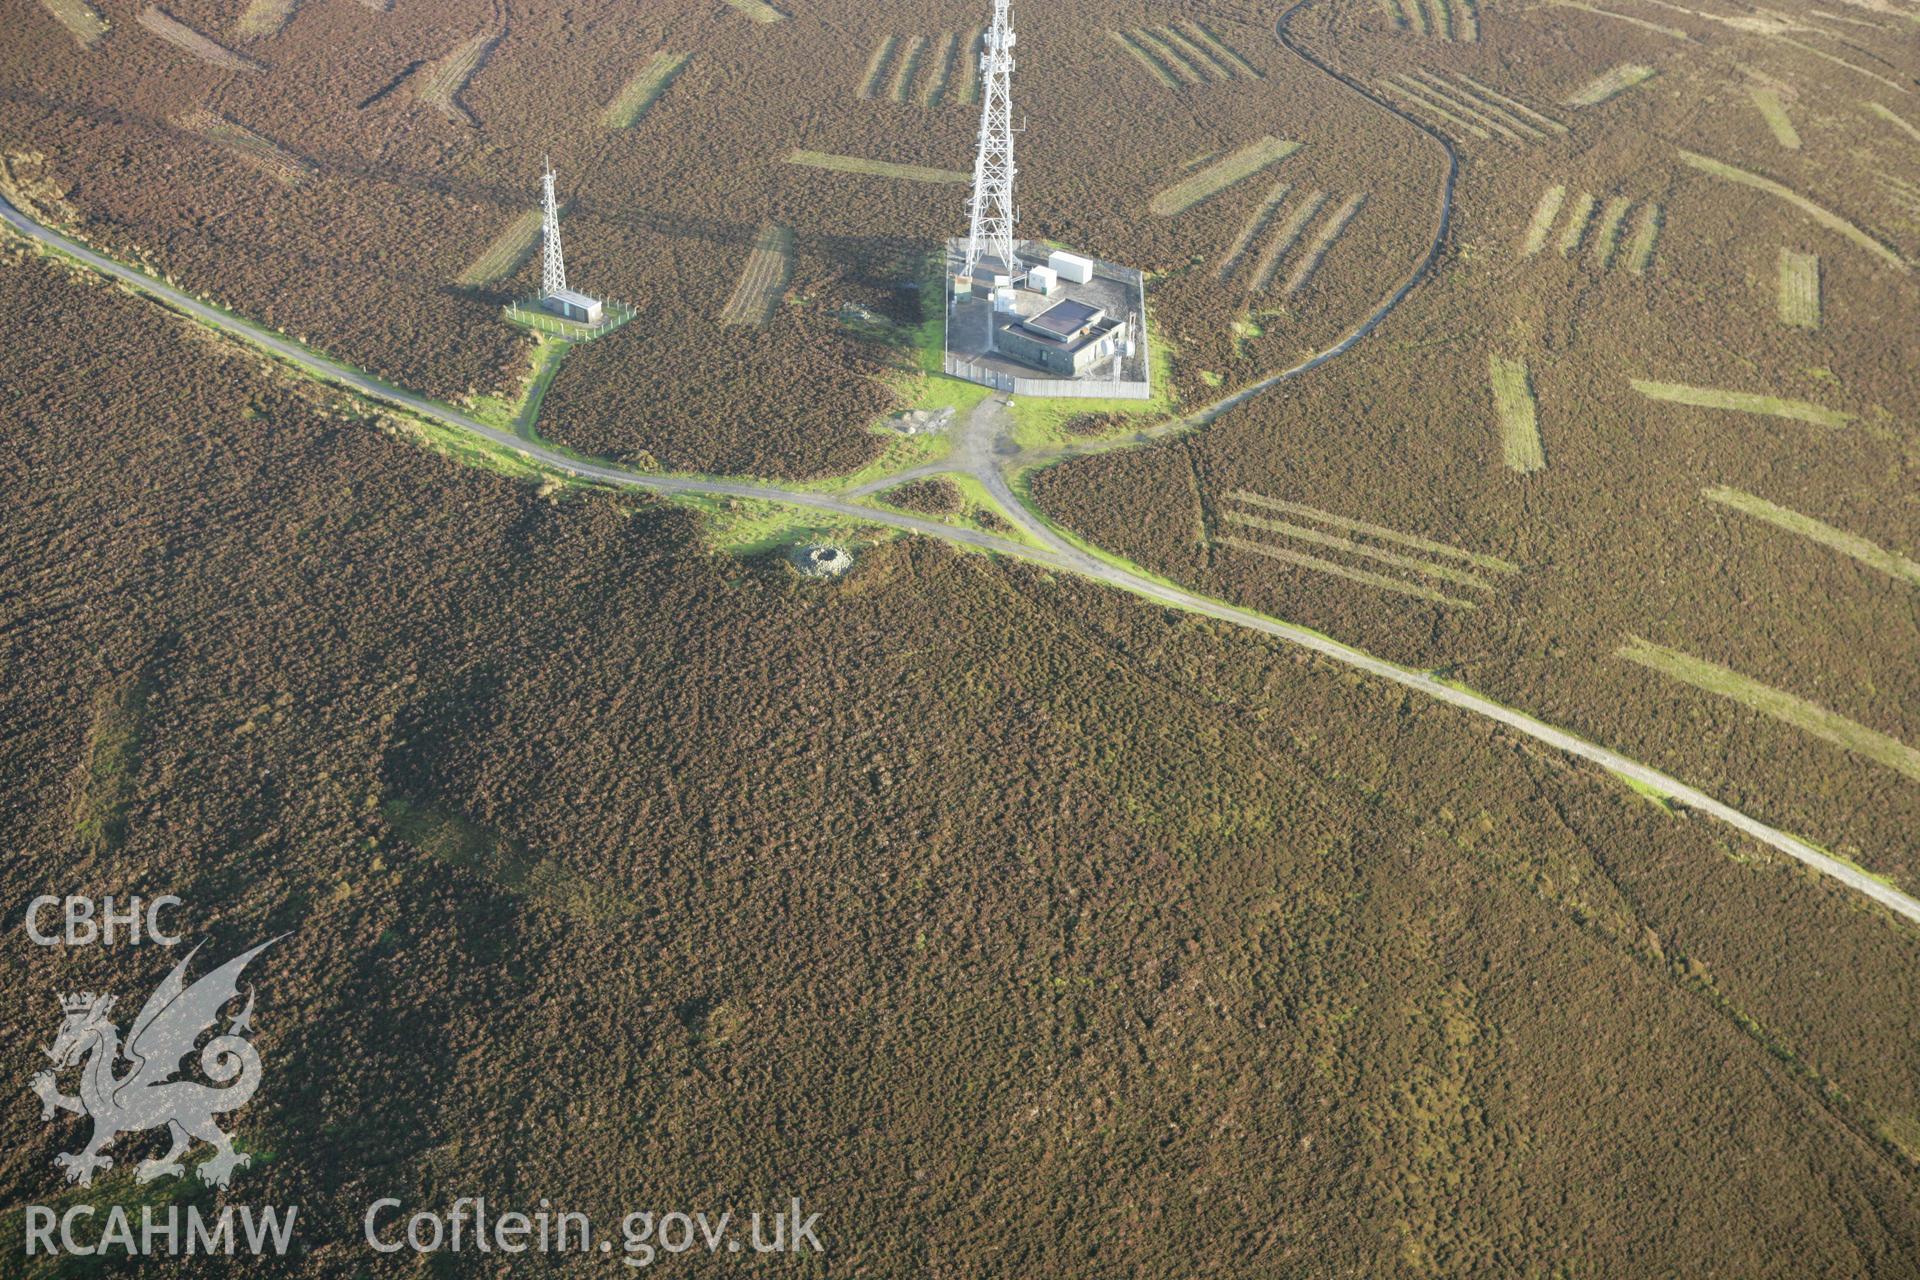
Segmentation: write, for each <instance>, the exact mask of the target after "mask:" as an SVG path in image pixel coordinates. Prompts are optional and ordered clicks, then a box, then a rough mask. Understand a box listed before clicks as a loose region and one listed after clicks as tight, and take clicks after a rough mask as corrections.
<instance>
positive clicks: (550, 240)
mask: <svg viewBox="0 0 1920 1280" xmlns="http://www.w3.org/2000/svg"><path fill="white" fill-rule="evenodd" d="M546 186H547V211H546V217H545V218H544V219H543V220H542V221H541V223H540V240H541V246H542V249H543V250H544V253H543V257H542V260H541V263H540V296H541V297H543V298H551V297H552V296H553V295H554V294H556V293H564V292H565V291H566V288H567V264H566V260H565V259H563V258H562V257H561V256H560V205H559V203H558V202H557V201H556V200H554V198H553V165H552V164H551V163H549V164H548V165H547V172H546Z"/></svg>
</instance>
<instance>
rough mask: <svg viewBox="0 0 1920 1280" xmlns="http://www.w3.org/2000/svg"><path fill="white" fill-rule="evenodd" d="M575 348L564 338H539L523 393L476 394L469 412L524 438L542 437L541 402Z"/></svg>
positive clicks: (534, 348)
mask: <svg viewBox="0 0 1920 1280" xmlns="http://www.w3.org/2000/svg"><path fill="white" fill-rule="evenodd" d="M572 349H573V344H572V343H570V342H568V341H566V340H565V339H564V338H550V337H546V336H544V335H542V336H539V337H537V338H535V340H534V347H533V355H532V359H531V364H530V366H529V368H528V370H527V376H526V377H525V378H524V379H522V380H521V383H520V394H519V395H517V396H514V397H512V398H511V399H509V398H508V397H506V396H475V397H474V398H473V400H472V402H471V403H469V404H468V406H467V412H468V414H469V415H471V416H472V417H474V418H477V419H479V420H480V421H481V422H484V423H486V424H487V425H488V426H490V427H498V428H499V429H500V430H502V431H511V432H513V433H514V434H515V435H517V436H519V437H521V438H522V439H525V440H538V439H539V438H540V437H539V435H538V434H537V433H536V432H535V430H534V428H535V426H536V425H537V424H538V423H539V421H540V404H541V402H542V401H543V400H545V399H546V397H547V388H548V387H550V386H552V385H553V378H554V375H555V374H557V373H559V372H560V362H561V361H563V360H565V359H566V358H567V352H569V351H571V350H572Z"/></svg>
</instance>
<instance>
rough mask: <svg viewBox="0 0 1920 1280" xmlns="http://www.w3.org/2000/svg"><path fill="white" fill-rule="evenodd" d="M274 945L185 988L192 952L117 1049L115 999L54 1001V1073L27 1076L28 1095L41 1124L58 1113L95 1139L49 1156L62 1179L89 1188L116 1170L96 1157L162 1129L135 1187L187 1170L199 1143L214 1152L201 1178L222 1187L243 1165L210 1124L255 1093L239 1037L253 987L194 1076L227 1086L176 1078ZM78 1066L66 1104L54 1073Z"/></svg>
mask: <svg viewBox="0 0 1920 1280" xmlns="http://www.w3.org/2000/svg"><path fill="white" fill-rule="evenodd" d="M277 941H279V939H277V938H276V939H274V940H273V941H272V942H263V943H261V944H260V945H259V946H257V947H255V948H254V949H253V950H251V951H249V952H247V953H246V954H245V955H240V956H235V957H234V958H233V959H231V960H229V961H227V962H226V963H225V964H223V965H221V966H220V967H219V968H218V969H215V970H214V971H213V972H212V973H209V974H207V975H206V976H205V977H203V978H201V979H199V980H198V981H197V982H195V983H194V984H193V985H191V986H188V985H187V966H188V965H189V964H190V963H192V961H193V957H194V955H195V954H196V953H197V952H198V951H199V950H200V949H199V948H198V947H195V948H194V949H193V951H190V952H188V953H187V957H186V959H184V960H182V961H181V962H180V963H179V964H177V965H175V966H174V967H173V972H172V973H169V974H168V975H167V976H166V977H165V978H164V979H162V980H161V983H160V986H159V987H158V988H157V989H156V990H155V991H154V993H153V994H152V995H151V996H149V997H148V998H147V1003H146V1005H145V1007H143V1008H142V1009H141V1010H140V1016H139V1017H137V1018H135V1019H134V1020H133V1029H132V1031H131V1032H130V1033H129V1034H128V1036H127V1042H126V1045H125V1046H124V1048H123V1047H122V1045H121V1043H120V1031H119V1028H118V1027H116V1026H115V1025H114V1024H113V1021H112V1018H111V1016H110V1015H111V1014H112V1012H113V1001H114V998H113V997H112V996H110V995H109V996H94V995H70V996H66V997H64V998H63V999H62V1000H61V1002H60V1004H61V1009H62V1011H63V1012H64V1013H65V1015H66V1017H65V1020H64V1021H63V1022H62V1023H61V1024H60V1034H59V1035H58V1036H57V1037H55V1038H54V1042H53V1044H51V1045H50V1046H47V1048H46V1050H45V1052H46V1055H47V1057H49V1058H50V1059H52V1060H53V1066H54V1069H53V1071H42V1072H40V1073H39V1074H38V1075H36V1076H34V1078H33V1091H34V1092H35V1093H37V1094H39V1095H40V1104H41V1105H40V1118H41V1119H42V1120H51V1119H52V1118H53V1115H54V1110H55V1108H59V1109H60V1110H62V1111H71V1112H73V1113H74V1114H76V1115H83V1116H86V1117H88V1118H90V1119H91V1120H92V1121H93V1137H92V1138H90V1139H89V1140H88V1142H87V1145H86V1147H85V1148H84V1149H82V1150H80V1151H78V1152H74V1153H71V1154H63V1155H59V1156H56V1157H55V1158H54V1164H56V1165H58V1166H59V1167H60V1168H61V1169H64V1170H65V1171H66V1175H67V1181H69V1182H77V1183H79V1184H80V1185H81V1186H83V1187H85V1186H90V1185H92V1183H93V1175H94V1173H95V1171H96V1170H101V1169H108V1168H111V1167H112V1166H113V1158H112V1157H111V1156H107V1155H102V1154H101V1152H102V1151H103V1150H104V1149H105V1147H106V1146H107V1144H109V1143H110V1142H112V1141H113V1140H114V1138H116V1137H117V1136H119V1135H120V1134H123V1133H136V1132H139V1131H140V1130H143V1129H157V1128H159V1127H160V1126H162V1125H165V1126H166V1129H167V1134H168V1136H169V1138H170V1139H171V1141H172V1145H171V1146H170V1147H168V1148H167V1152H166V1154H165V1155H163V1156H161V1157H160V1158H159V1159H157V1160H143V1161H142V1162H141V1163H140V1168H139V1169H138V1171H137V1172H136V1173H135V1175H134V1176H135V1178H136V1179H137V1180H138V1181H140V1182H151V1181H153V1180H154V1179H155V1178H159V1177H176V1178H177V1177H180V1176H181V1175H182V1174H184V1173H185V1172H186V1167H185V1166H184V1165H182V1164H181V1163H180V1157H181V1156H183V1155H185V1154H186V1152H187V1149H188V1148H189V1147H191V1146H192V1145H193V1140H194V1139H196V1138H198V1139H199V1140H200V1141H202V1142H205V1143H209V1144H211V1145H212V1146H213V1148H214V1154H213V1156H212V1157H211V1158H210V1159H208V1160H207V1161H206V1163H204V1164H202V1165H201V1166H200V1177H201V1180H202V1181H204V1182H207V1183H210V1184H212V1185H214V1186H220V1187H224V1186H226V1185H227V1183H228V1182H229V1181H230V1180H231V1179H232V1177H233V1173H234V1170H236V1169H241V1168H245V1167H246V1165H247V1163H248V1157H247V1156H246V1155H245V1154H243V1153H241V1152H238V1151H235V1150H234V1149H233V1137H232V1135H230V1134H226V1133H222V1132H221V1131H220V1128H219V1126H218V1125H216V1124H214V1122H213V1117H214V1116H216V1115H224V1114H226V1113H228V1112H232V1111H237V1110H239V1109H240V1108H241V1107H243V1106H245V1105H246V1104H247V1100H248V1099H250V1098H252V1097H253V1094H254V1090H256V1089H258V1088H259V1087H260V1055H259V1053H257V1052H256V1051H255V1050H254V1047H253V1045H252V1044H251V1043H249V1042H248V1040H247V1038H246V1037H247V1036H248V1035H249V1034H250V1033H251V1031H252V1030H253V1026H252V1022H253V993H252V991H251V990H249V991H248V993H247V1003H246V1007H245V1008H243V1009H242V1010H240V1012H239V1013H237V1014H234V1015H233V1016H232V1018H231V1020H230V1021H229V1022H228V1023H227V1029H226V1032H225V1033H224V1034H222V1035H217V1036H215V1037H214V1038H213V1039H211V1040H209V1041H207V1043H206V1044H205V1045H204V1046H202V1047H201V1049H200V1070H201V1071H202V1072H204V1073H205V1075H206V1077H207V1078H208V1079H209V1080H212V1081H213V1082H214V1084H216V1085H223V1086H225V1087H224V1088H214V1087H212V1086H209V1085H204V1084H201V1083H199V1082H198V1081H195V1080H180V1079H176V1078H175V1077H176V1076H178V1075H179V1073H180V1071H181V1066H182V1059H184V1058H185V1057H186V1056H187V1055H188V1054H190V1053H192V1052H193V1049H194V1044H195V1043H196V1042H197V1041H198V1040H199V1039H200V1037H201V1036H202V1035H203V1034H204V1033H205V1032H206V1031H207V1030H209V1029H210V1028H211V1027H212V1026H213V1025H214V1024H215V1023H216V1022H218V1021H219V1018H220V1011H221V1009H223V1008H224V1007H225V1006H226V1005H227V1003H228V1002H229V1001H231V1000H234V999H236V998H238V996H239V994H240V986H239V983H240V973H241V971H242V970H243V969H245V968H246V967H247V963H248V961H250V960H252V959H253V958H254V957H255V956H257V955H259V954H260V953H261V952H262V951H265V950H266V949H267V948H268V947H270V946H272V945H273V943H274V942H277ZM123 1057H124V1058H125V1059H126V1061H127V1062H128V1063H129V1064H130V1065H129V1066H128V1067H127V1068H126V1070H125V1071H124V1072H122V1071H120V1070H119V1064H120V1060H121V1058H123ZM76 1065H78V1066H80V1094H79V1096H78V1097H68V1096H67V1095H65V1094H63V1093H61V1092H60V1090H59V1086H58V1085H57V1083H56V1082H55V1072H57V1071H63V1070H65V1069H67V1068H68V1067H72V1066H76Z"/></svg>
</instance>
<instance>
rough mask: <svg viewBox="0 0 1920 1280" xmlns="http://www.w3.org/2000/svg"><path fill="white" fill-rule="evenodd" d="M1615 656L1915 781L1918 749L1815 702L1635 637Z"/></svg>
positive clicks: (1918, 769)
mask: <svg viewBox="0 0 1920 1280" xmlns="http://www.w3.org/2000/svg"><path fill="white" fill-rule="evenodd" d="M1616 656H1618V657H1622V658H1625V659H1626V660H1627V661H1629V662H1634V663H1638V664H1639V665H1640V666H1643V667H1646V668H1648V669H1649V670H1652V671H1657V672H1659V673H1660V674H1661V675H1664V676H1667V677H1669V678H1670V679H1674V680H1678V681H1680V682H1681V683H1683V684H1688V685H1692V686H1693V687H1694V688H1696V689H1699V690H1701V691H1702V692H1705V693H1711V694H1714V695H1715V696H1717V697H1722V698H1727V699H1730V700H1732V701H1734V702H1737V703H1739V704H1740V705H1741V706H1743V707H1747V708H1750V709H1751V710H1754V711H1758V712H1759V713H1760V714H1761V715H1764V716H1769V717H1771V718H1772V719H1775V720H1778V721H1780V722H1781V723H1782V724H1787V725H1791V726H1792V727H1794V728H1796V729H1798V730H1800V731H1801V732H1802V733H1807V734H1811V735H1812V736H1813V737H1816V738H1819V739H1820V740H1821V741H1823V742H1828V743H1832V744H1833V745H1834V746H1836V747H1840V748H1841V749H1843V750H1846V751H1851V752H1853V753H1854V754H1855V755H1857V756H1860V757H1862V758H1864V759H1867V760H1871V761H1873V762H1874V763H1875V764H1879V765H1884V766H1886V767H1887V768H1889V769H1893V770H1896V771H1897V772H1899V773H1903V774H1905V775H1906V776H1907V777H1909V778H1912V779H1913V780H1914V781H1916V782H1920V751H1916V750H1915V749H1914V748H1912V747H1910V746H1908V745H1907V744H1906V743H1904V742H1901V741H1899V740H1898V739H1896V738H1891V737H1888V736H1887V735H1886V734H1884V733H1881V732H1879V731H1878V730H1876V729H1869V728H1868V727H1867V726H1865V725H1863V724H1860V723H1858V722H1857V721H1853V720H1849V719H1847V718H1846V717H1845V716H1842V715H1839V714H1837V713H1836V712H1832V711H1829V710H1827V709H1826V708H1825V707H1822V706H1820V705H1818V704H1817V703H1813V702H1808V701H1807V700H1806V699H1804V698H1798V697H1795V696H1794V695H1793V694H1790V693H1787V692H1785V691H1784V690H1781V689H1776V688H1774V687H1773V686H1772V685H1766V684H1761V683H1760V682H1759V681H1758V680H1754V679H1752V678H1751V677H1748V676H1743V675H1741V674H1740V673H1739V672H1737V671H1733V670H1731V669H1729V668H1727V667H1723V666H1721V665H1719V664H1718V663H1715V662H1709V661H1707V660H1706V659H1705V658H1696V657H1694V656H1693V655H1692V654H1690V653H1683V652H1681V651H1680V650H1678V649H1669V648H1667V647H1666V646H1664V645H1657V644H1653V643H1652V642H1650V641H1647V640H1642V639H1641V638H1640V637H1638V636H1628V637H1627V642H1626V643H1625V644H1623V645H1621V646H1620V648H1619V649H1618V650H1617V651H1616Z"/></svg>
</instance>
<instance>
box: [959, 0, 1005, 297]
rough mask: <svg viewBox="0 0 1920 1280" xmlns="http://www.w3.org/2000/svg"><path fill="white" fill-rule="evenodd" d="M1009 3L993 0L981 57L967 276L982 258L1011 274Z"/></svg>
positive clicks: (1003, 0)
mask: <svg viewBox="0 0 1920 1280" xmlns="http://www.w3.org/2000/svg"><path fill="white" fill-rule="evenodd" d="M1011 5H1012V0H993V25H992V26H991V27H989V28H988V29H987V35H986V43H985V47H984V48H983V49H982V51H981V54H980V80H981V85H982V88H983V89H984V92H983V93H982V95H981V97H982V101H983V104H984V105H982V106H981V108H980V154H979V155H978V156H976V157H975V158H974V162H973V204H972V213H973V226H972V229H971V230H970V231H968V233H967V263H966V266H965V267H964V268H963V269H962V273H963V274H965V275H969V276H971V275H972V274H973V269H974V265H975V264H976V263H978V262H979V261H980V260H981V259H982V258H993V259H996V260H998V261H999V262H1000V263H1001V264H1003V268H1004V269H1005V270H1006V271H1007V272H1009V273H1012V272H1013V271H1014V257H1013V173H1014V170H1013V41H1014V35H1013V19H1012V16H1011V14H1010V13H1009V9H1010V7H1011Z"/></svg>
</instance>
